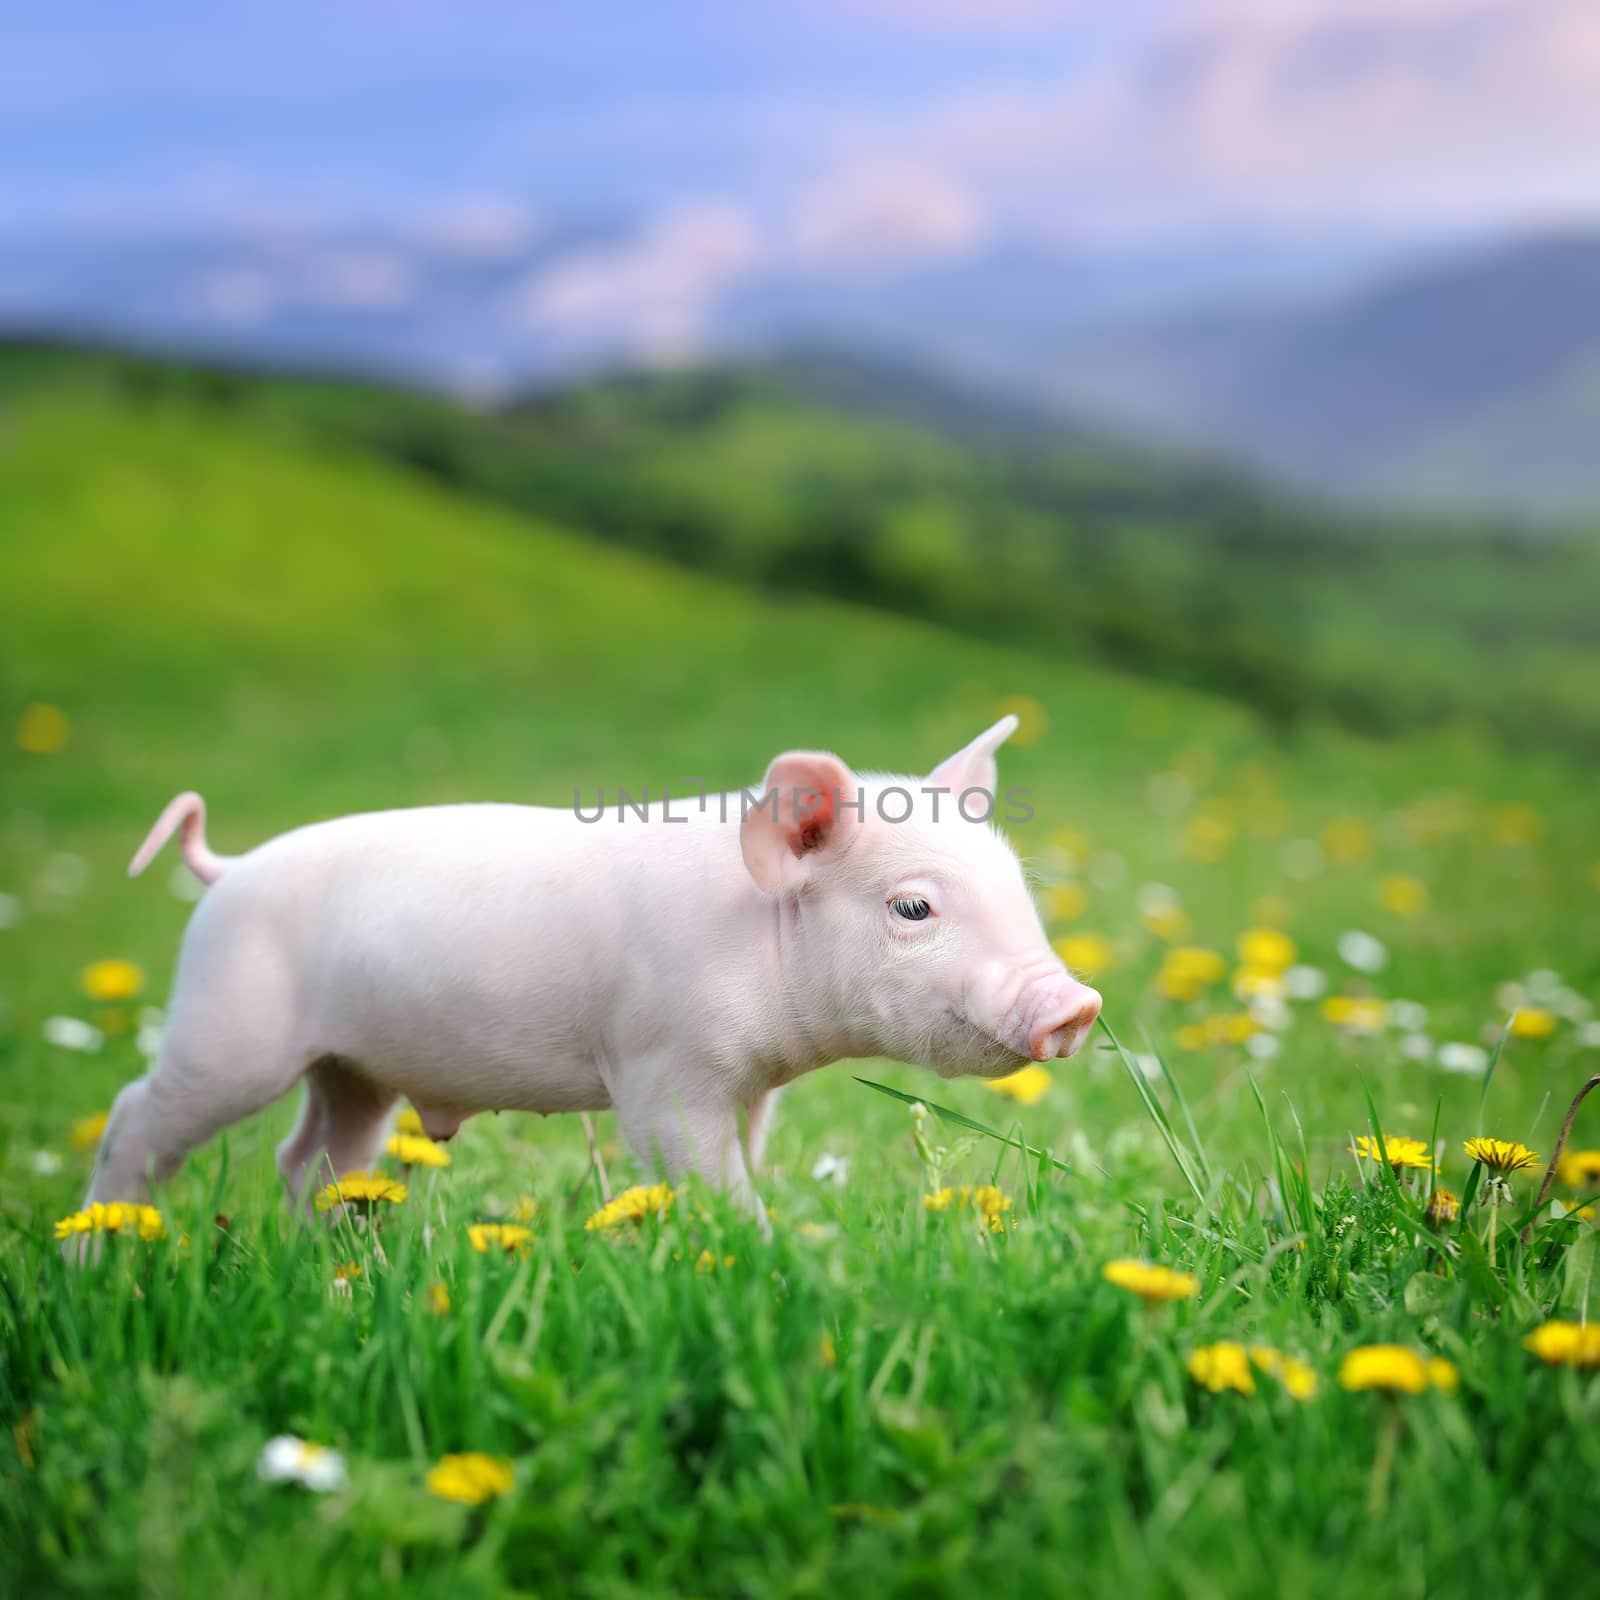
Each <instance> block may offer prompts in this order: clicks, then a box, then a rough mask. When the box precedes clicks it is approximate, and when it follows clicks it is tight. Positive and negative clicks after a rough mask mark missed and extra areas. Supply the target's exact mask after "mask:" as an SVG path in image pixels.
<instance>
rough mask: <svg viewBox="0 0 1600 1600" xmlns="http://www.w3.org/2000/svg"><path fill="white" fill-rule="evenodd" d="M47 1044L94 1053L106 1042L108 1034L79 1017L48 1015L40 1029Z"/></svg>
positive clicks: (89, 1053)
mask: <svg viewBox="0 0 1600 1600" xmlns="http://www.w3.org/2000/svg"><path fill="white" fill-rule="evenodd" d="M40 1031H41V1032H42V1033H43V1034H44V1037H45V1042H46V1043H47V1044H53V1045H57V1046H59V1047H60V1048H61V1049H63V1050H81V1051H83V1052H84V1053H85V1054H87V1055H93V1054H94V1052H95V1051H96V1050H98V1049H99V1048H100V1047H101V1045H103V1044H104V1043H105V1042H106V1036H105V1035H104V1034H103V1033H102V1032H101V1031H100V1030H99V1029H98V1028H97V1027H95V1026H94V1024H93V1023H90V1022H84V1021H82V1020H81V1019H80V1018H78V1017H46V1018H45V1021H44V1026H43V1028H42V1029H41V1030H40Z"/></svg>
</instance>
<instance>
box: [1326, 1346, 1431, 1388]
mask: <svg viewBox="0 0 1600 1600" xmlns="http://www.w3.org/2000/svg"><path fill="white" fill-rule="evenodd" d="M1457 1382H1458V1379H1457V1375H1456V1369H1455V1368H1454V1367H1453V1366H1451V1364H1450V1363H1449V1362H1448V1361H1445V1360H1444V1359H1442V1358H1441V1357H1439V1356H1421V1355H1418V1353H1417V1352H1416V1351H1415V1350H1409V1349H1407V1348H1406V1346H1405V1345H1401V1344H1364V1345H1360V1346H1358V1347H1357V1348H1356V1349H1354V1350H1352V1351H1350V1352H1349V1353H1348V1354H1347V1355H1346V1356H1345V1358H1344V1360H1343V1361H1341V1362H1340V1363H1339V1386H1340V1387H1341V1388H1343V1389H1349V1390H1351V1391H1352V1392H1356V1391H1359V1390H1362V1389H1384V1390H1388V1391H1389V1392H1391V1393H1396V1394H1421V1393H1422V1392H1423V1391H1424V1390H1425V1389H1427V1388H1429V1387H1430V1386H1431V1387H1433V1388H1436V1389H1445V1390H1454V1389H1455V1388H1456V1385H1457Z"/></svg>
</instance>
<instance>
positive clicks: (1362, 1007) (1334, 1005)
mask: <svg viewBox="0 0 1600 1600" xmlns="http://www.w3.org/2000/svg"><path fill="white" fill-rule="evenodd" d="M1322 1014H1323V1016H1324V1017H1326V1018H1327V1019H1328V1021H1329V1022H1331V1023H1333V1024H1334V1025H1335V1026H1336V1027H1340V1028H1344V1029H1346V1030H1347V1031H1348V1032H1350V1033H1377V1032H1378V1031H1379V1030H1380V1029H1382V1027H1383V1026H1384V1024H1385V1023H1386V1022H1388V1020H1389V1008H1388V1006H1386V1005H1385V1004H1384V1003H1383V1001H1381V1000H1374V999H1372V998H1371V997H1370V996H1368V995H1349V994H1330V995H1329V996H1328V998H1327V999H1326V1000H1324V1001H1323V1002H1322Z"/></svg>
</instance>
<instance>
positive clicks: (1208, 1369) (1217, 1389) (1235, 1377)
mask: <svg viewBox="0 0 1600 1600" xmlns="http://www.w3.org/2000/svg"><path fill="white" fill-rule="evenodd" d="M1188 1368H1189V1376H1190V1377H1191V1378H1193V1379H1194V1381H1195V1382H1196V1383H1198V1384H1199V1385H1200V1386H1201V1387H1202V1388H1205V1389H1209V1390H1210V1391H1211V1392H1212V1394H1221V1393H1222V1391H1223V1390H1224V1389H1236V1390H1237V1391H1238V1392H1239V1393H1240V1394H1254V1393H1255V1392H1256V1380H1255V1376H1254V1374H1253V1373H1252V1372H1251V1371H1250V1358H1249V1357H1248V1356H1247V1355H1246V1354H1245V1348H1244V1346H1243V1345H1242V1344H1233V1343H1231V1342H1229V1341H1226V1340H1224V1341H1223V1342H1222V1343H1220V1344H1206V1345H1201V1346H1200V1348H1199V1349H1198V1350H1192V1351H1190V1353H1189V1360H1188Z"/></svg>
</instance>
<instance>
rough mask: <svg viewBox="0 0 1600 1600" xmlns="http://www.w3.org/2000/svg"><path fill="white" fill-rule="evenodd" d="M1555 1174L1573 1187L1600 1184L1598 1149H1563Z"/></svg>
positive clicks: (1579, 1187) (1599, 1156) (1599, 1152)
mask: <svg viewBox="0 0 1600 1600" xmlns="http://www.w3.org/2000/svg"><path fill="white" fill-rule="evenodd" d="M1556 1175H1557V1177H1559V1178H1560V1179H1561V1181H1562V1182H1563V1183H1564V1184H1567V1185H1568V1186H1569V1187H1571V1188H1573V1189H1581V1188H1583V1187H1584V1185H1585V1184H1600V1150H1567V1151H1564V1152H1563V1153H1562V1156H1561V1160H1560V1162H1559V1163H1558V1164H1557V1166H1556Z"/></svg>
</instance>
